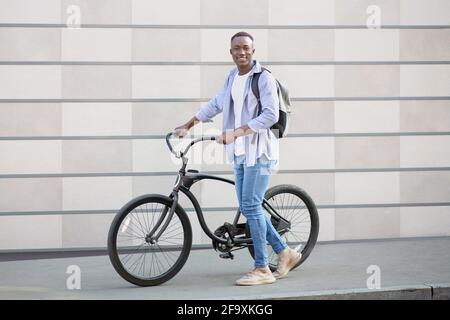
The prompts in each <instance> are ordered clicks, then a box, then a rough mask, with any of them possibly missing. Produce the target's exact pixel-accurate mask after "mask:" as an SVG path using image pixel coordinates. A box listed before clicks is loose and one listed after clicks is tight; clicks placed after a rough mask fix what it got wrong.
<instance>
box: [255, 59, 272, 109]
mask: <svg viewBox="0 0 450 320" xmlns="http://www.w3.org/2000/svg"><path fill="white" fill-rule="evenodd" d="M261 69H262V71H261V72H259V73H255V74H253V78H252V92H253V95H254V96H255V97H256V100H257V101H258V115H260V114H261V108H262V106H261V100H260V96H259V77H260V76H261V73H263V72H264V70H265V71H267V72H270V71H269V70H268V69H266V68H264V67H261Z"/></svg>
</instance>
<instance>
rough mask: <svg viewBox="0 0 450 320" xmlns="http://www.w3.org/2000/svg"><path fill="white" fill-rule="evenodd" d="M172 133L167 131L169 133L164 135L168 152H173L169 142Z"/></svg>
mask: <svg viewBox="0 0 450 320" xmlns="http://www.w3.org/2000/svg"><path fill="white" fill-rule="evenodd" d="M172 135H173V132H169V133H168V134H167V135H166V143H167V146H168V147H169V150H170V152H172V153H174V152H173V148H172V144H171V143H170V137H171V136H172Z"/></svg>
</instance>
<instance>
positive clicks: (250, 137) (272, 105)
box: [195, 61, 279, 166]
mask: <svg viewBox="0 0 450 320" xmlns="http://www.w3.org/2000/svg"><path fill="white" fill-rule="evenodd" d="M261 71H262V68H261V65H260V64H259V63H258V62H257V61H254V65H253V68H252V69H251V71H250V74H249V77H248V79H247V82H246V84H245V90H244V105H243V108H242V116H241V123H242V124H241V125H245V124H247V125H248V126H249V127H250V129H251V130H252V131H253V132H252V133H250V134H247V135H245V136H244V137H243V138H244V146H245V157H246V165H247V166H253V165H254V164H255V163H256V160H257V159H258V158H260V157H261V156H263V155H265V156H266V157H267V159H268V160H278V154H279V149H278V139H277V138H276V137H275V135H274V134H273V132H272V131H271V130H270V127H271V126H272V125H273V124H275V123H276V122H277V121H278V117H279V101H278V94H277V84H276V80H275V78H274V77H273V76H272V74H271V73H270V72H267V71H266V72H263V73H262V74H261V76H260V77H259V81H258V86H259V95H260V101H261V113H260V114H259V115H258V101H257V99H256V97H255V95H254V94H253V92H252V89H251V83H252V79H253V75H254V74H255V73H260V72H261ZM238 72H239V70H238V69H237V67H235V68H233V69H232V70H231V71H230V72H229V74H228V76H227V79H226V81H225V84H224V86H223V88H222V90H221V91H220V92H219V93H218V94H217V95H216V96H215V97H214V98H212V99H211V100H210V101H209V102H208V103H207V104H206V105H204V106H203V107H202V108H200V110H198V112H197V113H196V115H195V116H196V117H197V119H198V120H200V121H201V122H210V121H212V118H213V117H214V116H216V115H217V114H219V113H220V112H223V118H222V129H223V131H230V130H234V129H236V128H235V122H234V109H233V99H232V98H231V88H232V85H233V80H234V77H235V75H236V74H237V73H238ZM225 149H226V152H227V156H228V159H229V160H230V162H234V143H230V144H227V145H225Z"/></svg>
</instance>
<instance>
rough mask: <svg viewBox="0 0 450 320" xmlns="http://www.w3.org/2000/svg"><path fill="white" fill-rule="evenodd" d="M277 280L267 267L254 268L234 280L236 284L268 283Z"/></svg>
mask: <svg viewBox="0 0 450 320" xmlns="http://www.w3.org/2000/svg"><path fill="white" fill-rule="evenodd" d="M275 281H277V279H275V277H274V276H273V274H272V272H271V271H270V269H269V267H265V268H256V269H253V270H252V271H250V272H249V273H247V274H246V275H245V276H243V277H242V278H240V279H239V280H237V281H236V284H237V285H238V286H254V285H258V284H269V283H274V282H275Z"/></svg>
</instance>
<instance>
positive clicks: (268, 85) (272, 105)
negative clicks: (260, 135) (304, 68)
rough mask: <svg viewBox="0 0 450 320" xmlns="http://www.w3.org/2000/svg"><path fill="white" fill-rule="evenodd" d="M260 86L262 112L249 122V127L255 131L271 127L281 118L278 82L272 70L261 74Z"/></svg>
mask: <svg viewBox="0 0 450 320" xmlns="http://www.w3.org/2000/svg"><path fill="white" fill-rule="evenodd" d="M258 87H259V95H260V101H261V114H260V115H259V116H257V117H256V118H254V119H252V120H250V121H249V122H248V123H247V125H248V126H249V128H250V129H252V131H254V132H258V131H259V130H261V129H267V128H270V127H271V126H273V125H274V124H275V123H277V121H278V118H279V100H278V94H277V82H276V80H275V78H274V77H273V76H272V74H271V73H270V72H268V71H265V72H263V73H262V74H261V76H260V77H259V81H258Z"/></svg>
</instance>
